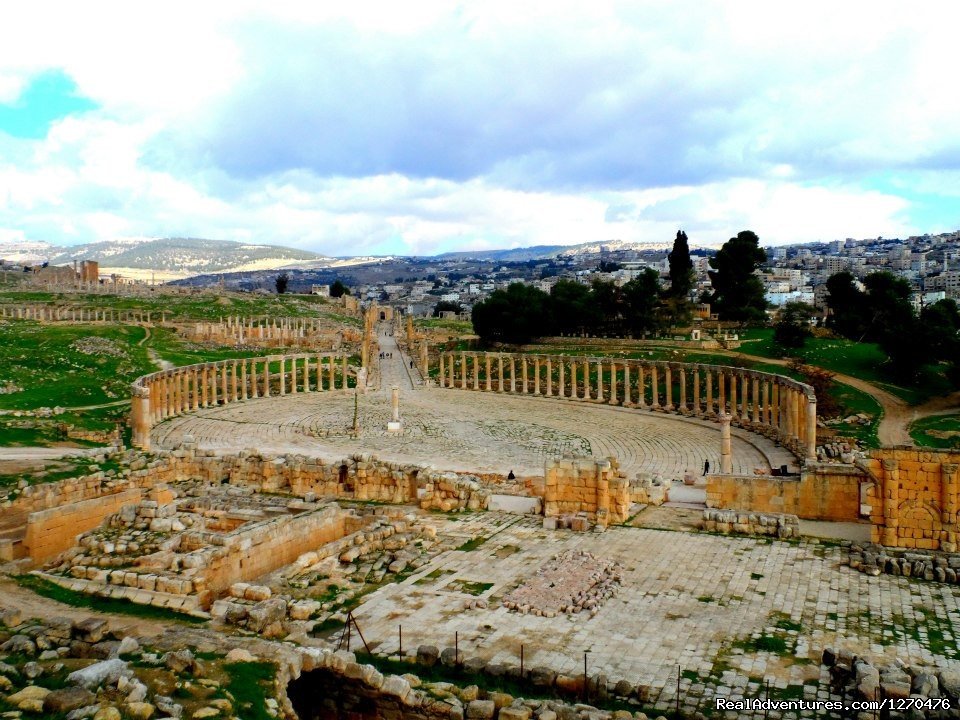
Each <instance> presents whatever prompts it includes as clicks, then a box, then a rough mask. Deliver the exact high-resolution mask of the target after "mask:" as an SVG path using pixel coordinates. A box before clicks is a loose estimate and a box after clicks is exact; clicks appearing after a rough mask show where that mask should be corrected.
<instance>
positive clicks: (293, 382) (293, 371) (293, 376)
mask: <svg viewBox="0 0 960 720" xmlns="http://www.w3.org/2000/svg"><path fill="white" fill-rule="evenodd" d="M290 392H291V393H293V394H294V395H296V394H297V356H296V355H292V356H291V357H290Z"/></svg>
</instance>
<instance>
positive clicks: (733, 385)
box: [730, 372, 740, 419]
mask: <svg viewBox="0 0 960 720" xmlns="http://www.w3.org/2000/svg"><path fill="white" fill-rule="evenodd" d="M730 415H732V416H733V418H734V419H736V418H738V417H739V415H740V414H739V413H738V412H737V374H736V373H735V372H731V373H730Z"/></svg>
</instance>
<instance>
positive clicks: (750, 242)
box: [709, 230, 767, 322]
mask: <svg viewBox="0 0 960 720" xmlns="http://www.w3.org/2000/svg"><path fill="white" fill-rule="evenodd" d="M766 260H767V253H766V252H764V250H763V248H761V247H760V238H758V237H757V235H756V234H755V233H753V232H751V231H750V230H743V231H742V232H739V233H737V236H736V237H733V238H730V239H729V240H727V242H725V243H724V244H723V247H721V248H720V250H718V251H717V254H716V255H714V256H713V257H712V258H710V267H711V268H713V269H712V270H711V271H710V272H709V275H710V284H711V285H712V287H713V293H712V294H711V296H710V302H711V304H712V305H713V308H712V310H713V312H717V313H719V314H720V318H721V319H722V320H741V321H747V322H758V321H761V320H764V319H765V318H766V309H767V301H766V298H765V297H764V292H763V283H761V282H760V279H759V278H758V277H757V276H756V275H754V270H756V269H758V268H759V267H760V266H761V265H762V264H763V263H765V262H766Z"/></svg>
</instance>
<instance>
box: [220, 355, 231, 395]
mask: <svg viewBox="0 0 960 720" xmlns="http://www.w3.org/2000/svg"><path fill="white" fill-rule="evenodd" d="M227 375H228V373H227V362H226V361H225V360H224V361H223V362H222V363H220V391H221V392H220V397H221V399H222V400H223V404H224V405H226V404H227V403H228V402H230V391H229V389H228V385H227V380H228V377H227Z"/></svg>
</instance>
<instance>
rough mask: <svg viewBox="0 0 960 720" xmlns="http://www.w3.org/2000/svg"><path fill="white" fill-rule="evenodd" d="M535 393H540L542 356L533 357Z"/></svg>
mask: <svg viewBox="0 0 960 720" xmlns="http://www.w3.org/2000/svg"><path fill="white" fill-rule="evenodd" d="M533 394H534V395H539V394H540V356H539V355H537V356H536V357H535V358H534V359H533Z"/></svg>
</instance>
